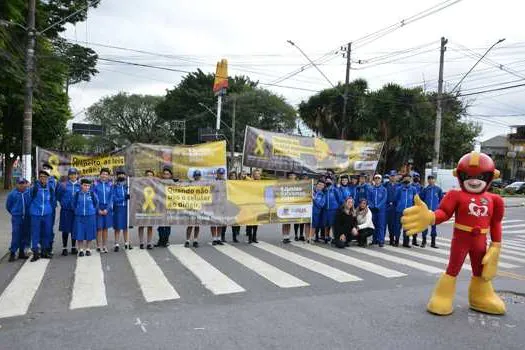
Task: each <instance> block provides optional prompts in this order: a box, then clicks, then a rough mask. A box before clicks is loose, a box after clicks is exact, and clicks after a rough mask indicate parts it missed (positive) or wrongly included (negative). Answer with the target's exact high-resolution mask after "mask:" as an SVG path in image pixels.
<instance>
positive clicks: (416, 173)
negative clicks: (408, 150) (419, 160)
mask: <svg viewBox="0 0 525 350" xmlns="http://www.w3.org/2000/svg"><path fill="white" fill-rule="evenodd" d="M412 176H413V177H421V175H419V173H418V172H416V171H414V173H413V174H412Z"/></svg>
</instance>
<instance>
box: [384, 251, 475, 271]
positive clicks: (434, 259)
mask: <svg viewBox="0 0 525 350" xmlns="http://www.w3.org/2000/svg"><path fill="white" fill-rule="evenodd" d="M384 248H385V249H386V250H388V251H391V252H395V253H399V254H404V255H408V256H413V257H414V258H419V259H423V260H428V261H432V262H436V263H441V264H445V266H446V265H447V264H448V259H443V258H439V257H437V256H432V255H427V254H422V253H418V252H415V251H414V250H409V249H406V248H394V247H389V246H385V247H384ZM463 268H464V269H466V270H469V271H470V270H472V268H471V267H470V266H469V265H467V264H463Z"/></svg>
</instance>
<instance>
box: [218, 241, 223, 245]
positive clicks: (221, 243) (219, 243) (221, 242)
mask: <svg viewBox="0 0 525 350" xmlns="http://www.w3.org/2000/svg"><path fill="white" fill-rule="evenodd" d="M224 242H225V241H224ZM217 244H218V245H224V243H223V241H217Z"/></svg>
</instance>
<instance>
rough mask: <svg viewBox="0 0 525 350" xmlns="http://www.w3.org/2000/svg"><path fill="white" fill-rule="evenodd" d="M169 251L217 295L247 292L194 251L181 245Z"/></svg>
mask: <svg viewBox="0 0 525 350" xmlns="http://www.w3.org/2000/svg"><path fill="white" fill-rule="evenodd" d="M168 249H169V251H170V252H171V254H173V256H174V257H175V258H177V260H179V261H180V263H181V264H182V265H184V266H185V267H186V268H187V269H188V270H190V272H191V273H193V274H194V275H195V277H197V278H198V279H199V281H201V283H202V285H203V286H204V287H205V288H206V289H208V290H210V291H211V292H212V293H213V294H215V295H220V294H231V293H240V292H245V291H246V290H245V289H244V288H243V287H241V286H240V285H238V284H237V283H235V282H234V281H233V280H231V279H230V278H228V276H226V275H225V274H223V273H222V272H220V271H219V270H217V269H216V268H215V267H213V266H212V265H211V264H210V263H209V262H207V261H206V260H204V259H203V258H201V257H200V256H199V255H197V253H195V252H194V251H193V250H192V249H188V248H184V246H182V245H181V244H178V245H170V246H169V247H168Z"/></svg>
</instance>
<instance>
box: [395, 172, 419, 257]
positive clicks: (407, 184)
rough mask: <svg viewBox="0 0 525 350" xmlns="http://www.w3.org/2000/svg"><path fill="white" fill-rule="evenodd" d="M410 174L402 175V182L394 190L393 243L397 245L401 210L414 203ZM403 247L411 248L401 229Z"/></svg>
mask: <svg viewBox="0 0 525 350" xmlns="http://www.w3.org/2000/svg"><path fill="white" fill-rule="evenodd" d="M411 180H412V176H410V174H405V175H403V182H402V183H401V185H400V186H399V187H398V188H397V191H396V225H397V227H396V237H395V243H394V245H395V246H396V247H397V246H399V236H400V234H401V217H402V216H403V210H405V209H407V208H410V207H411V206H413V205H414V197H415V196H416V194H417V190H416V188H415V187H414V186H412V184H411ZM403 247H405V248H411V246H410V240H409V238H408V237H407V235H406V232H405V231H403Z"/></svg>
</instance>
